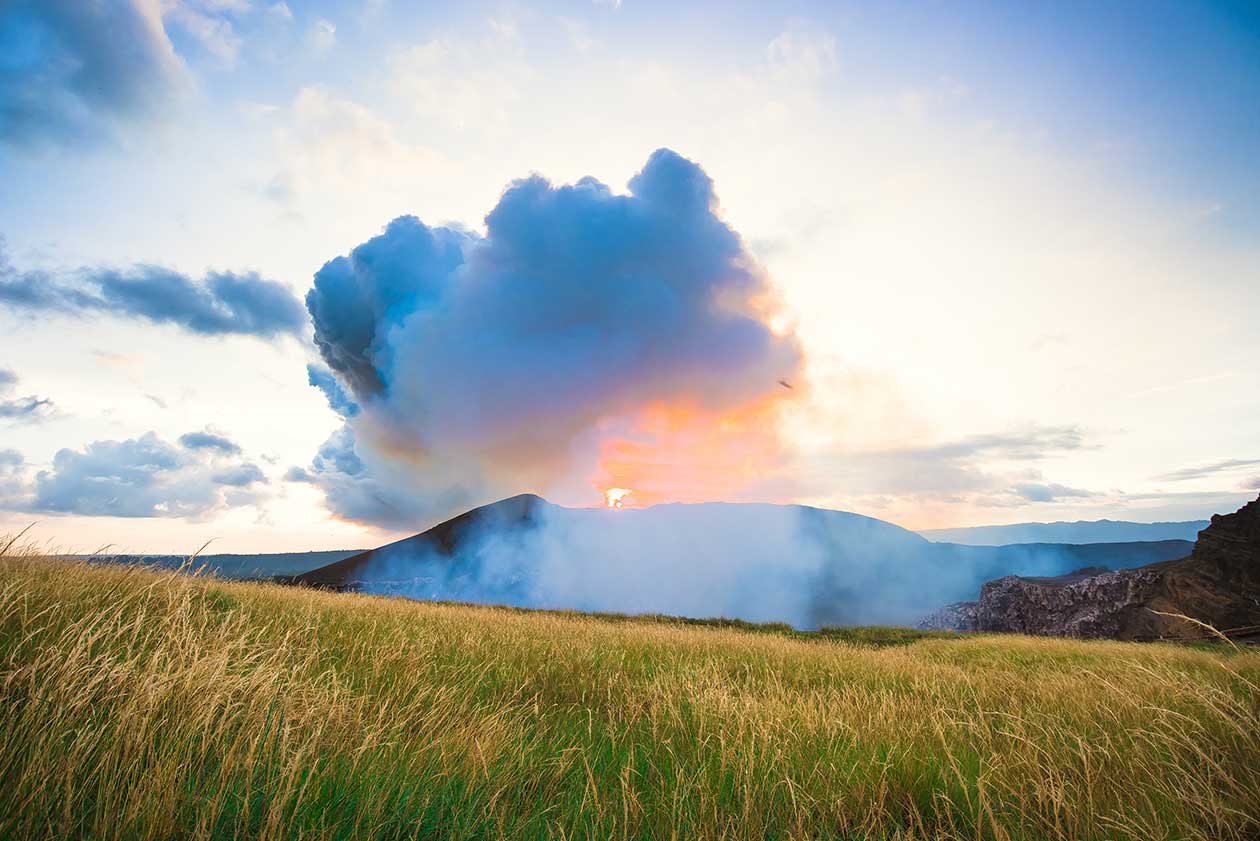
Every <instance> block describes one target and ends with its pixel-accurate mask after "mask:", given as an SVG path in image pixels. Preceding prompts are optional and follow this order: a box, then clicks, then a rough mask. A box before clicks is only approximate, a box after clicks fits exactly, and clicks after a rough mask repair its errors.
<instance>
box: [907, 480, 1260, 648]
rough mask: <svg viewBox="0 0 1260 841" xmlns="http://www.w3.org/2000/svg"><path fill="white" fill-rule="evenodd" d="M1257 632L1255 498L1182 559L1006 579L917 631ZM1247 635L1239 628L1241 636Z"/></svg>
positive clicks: (1259, 586)
mask: <svg viewBox="0 0 1260 841" xmlns="http://www.w3.org/2000/svg"><path fill="white" fill-rule="evenodd" d="M1181 617H1190V618H1191V619H1193V620H1197V622H1200V623H1204V624H1207V625H1211V626H1212V627H1213V628H1216V629H1218V630H1221V631H1227V632H1232V631H1237V630H1239V629H1246V628H1251V627H1252V626H1260V499H1257V500H1255V501H1253V502H1250V503H1248V504H1247V505H1245V506H1243V507H1242V508H1241V509H1239V510H1238V511H1236V512H1235V513H1233V514H1227V515H1220V514H1218V515H1216V516H1214V517H1213V518H1212V521H1211V523H1210V524H1209V525H1208V527H1207V528H1205V529H1204V530H1203V531H1201V532H1199V538H1198V540H1197V541H1196V542H1195V545H1194V550H1193V551H1192V552H1191V553H1190V555H1189V556H1188V557H1185V558H1181V559H1179V560H1174V561H1163V562H1160V563H1156V564H1149V565H1147V566H1144V567H1137V568H1135V569H1127V570H1118V571H1115V572H1110V571H1104V570H1099V569H1097V568H1085V569H1080V570H1077V571H1076V572H1073V573H1069V574H1068V575H1062V576H1057V577H1055V578H1022V577H1019V576H1013V575H1012V576H1006V577H1005V578H999V579H997V580H995V581H990V582H988V583H987V584H985V585H984V586H983V587H982V588H981V590H980V599H979V600H978V601H976V602H962V603H959V604H953V605H949V606H947V607H945V608H942V609H941V610H939V611H937V612H936V613H934V614H932V615H931V616H928V617H927V618H925V619H924V620H923V621H922V622H921V623H920V627H925V628H927V627H930V628H951V629H954V630H975V631H1004V632H1013V633H1022V634H1041V635H1050V636H1070V637H1100V638H1110V639H1127V640H1134V639H1178V638H1191V637H1200V636H1203V635H1204V634H1205V632H1206V631H1205V629H1204V628H1203V626H1202V625H1199V624H1196V622H1192V621H1187V620H1186V619H1184V618H1181ZM1244 633H1245V632H1244Z"/></svg>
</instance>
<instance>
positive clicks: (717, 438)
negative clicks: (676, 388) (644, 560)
mask: <svg viewBox="0 0 1260 841" xmlns="http://www.w3.org/2000/svg"><path fill="white" fill-rule="evenodd" d="M791 397H792V394H791V393H789V392H786V391H785V392H783V394H782V395H780V394H775V393H771V394H768V395H766V396H764V397H762V398H760V399H758V400H756V401H754V402H752V403H749V404H747V405H745V406H742V407H739V408H737V409H733V410H730V411H726V412H711V411H705V410H703V409H699V408H696V407H694V406H687V405H675V406H667V405H664V404H654V405H652V406H649V407H647V408H645V409H643V410H642V411H641V412H640V413H639V414H638V415H637V416H636V417H635V418H634V419H633V422H632V423H631V424H630V425H629V428H628V429H626V430H624V431H618V432H616V433H614V434H609V435H607V436H606V437H605V438H604V439H603V443H602V445H601V448H600V458H599V463H598V467H597V469H596V473H595V475H594V476H592V477H591V480H590V481H591V484H592V485H593V486H594V487H595V488H596V489H597V490H599V491H600V492H601V493H602V494H604V498H605V501H606V504H607V505H608V506H609V507H618V508H620V507H640V506H643V507H647V506H651V505H656V504H659V503H663V502H707V501H711V500H717V499H727V500H729V499H737V498H740V497H741V496H745V495H747V494H751V495H752V497H760V494H758V493H757V492H756V489H755V488H754V487H753V486H755V485H756V484H757V483H758V482H759V481H762V480H765V479H767V478H769V477H771V476H772V475H773V474H774V473H775V471H776V468H778V467H779V466H781V465H782V463H783V459H784V457H785V451H784V447H783V445H782V443H781V441H780V439H779V434H778V426H779V425H778V415H779V411H780V408H781V406H782V404H783V403H784V402H785V401H787V400H789V399H791ZM627 488H633V489H634V492H633V496H630V492H629V491H626V490H625V489H627ZM623 491H624V493H622V492H623ZM614 492H617V495H616V496H614Z"/></svg>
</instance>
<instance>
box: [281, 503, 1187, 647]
mask: <svg viewBox="0 0 1260 841" xmlns="http://www.w3.org/2000/svg"><path fill="white" fill-rule="evenodd" d="M1188 549H1189V544H1187V543H1186V542H1184V541H1160V542H1156V543H1108V544H1096V545H1090V544H1086V545H1079V546H1068V545H1056V544H1028V545H1015V546H996V547H995V546H961V545H954V544H948V543H933V542H931V541H928V540H926V539H924V538H923V537H921V536H919V535H917V534H915V533H914V532H911V531H908V530H906V529H903V528H901V527H900V526H896V525H894V524H892V523H888V522H884V521H883V520H878V519H875V518H872V517H865V516H862V515H859V514H852V513H848V512H844V511H831V510H826V509H820V508H811V507H807V506H801V505H770V504H760V503H740V504H736V503H701V504H687V505H684V504H669V505H658V506H654V507H651V508H642V509H629V508H627V509H609V508H564V507H561V506H558V505H553V504H552V503H549V502H547V501H546V500H544V499H542V498H541V497H538V496H534V495H532V494H524V495H521V496H515V497H511V498H509V499H504V500H501V501H499V502H495V503H492V504H489V505H485V506H482V507H480V508H475V509H473V510H471V511H468V512H466V513H464V514H461V515H460V516H458V517H455V518H453V519H451V520H448V521H446V522H443V523H440V524H439V525H436V526H434V527H433V528H430V529H428V530H427V531H424V532H421V533H420V534H417V535H414V536H413V537H409V538H406V539H404V540H400V541H397V542H395V543H391V544H389V545H386V546H382V547H380V548H378V549H373V550H371V551H367V552H362V553H360V554H357V555H354V556H351V557H349V558H345V559H344V560H340V561H338V562H336V563H332V564H329V565H327V566H323V567H320V568H318V569H314V570H311V571H310V572H306V573H303V574H300V575H295V576H290V577H286V578H281V579H278V580H280V581H281V582H283V583H286V584H295V585H301V586H309V587H318V588H324V589H333V590H344V591H354V592H364V593H374V594H380V595H398V596H406V597H409V598H417V599H433V600H449V601H465V602H476V603H483V604H503V605H513V606H519V607H536V608H557V609H573V610H586V611H617V612H622V613H663V614H670V615H677V616H690V617H712V616H725V617H728V618H738V619H745V620H748V621H756V622H769V621H782V622H788V623H791V624H793V625H795V626H797V627H801V628H814V627H819V626H822V625H852V624H906V623H910V622H913V621H914V620H916V619H918V618H919V617H921V616H923V615H924V614H926V613H928V612H929V611H931V610H933V609H934V608H937V607H939V606H940V605H941V604H943V603H947V602H950V601H959V600H962V599H965V598H974V594H975V593H976V592H977V591H978V589H979V587H980V585H981V583H983V582H985V581H988V580H990V579H992V578H996V577H1000V576H1003V575H1029V576H1034V575H1041V576H1052V575H1060V574H1063V573H1065V572H1068V571H1070V570H1075V569H1079V568H1081V567H1083V566H1104V567H1107V568H1110V569H1118V568H1127V567H1132V566H1139V565H1142V564H1147V563H1151V562H1153V561H1160V560H1167V559H1169V558H1176V557H1181V556H1184V555H1185V554H1186V553H1187V551H1188Z"/></svg>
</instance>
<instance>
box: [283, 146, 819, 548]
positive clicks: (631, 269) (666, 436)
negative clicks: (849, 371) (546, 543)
mask: <svg viewBox="0 0 1260 841" xmlns="http://www.w3.org/2000/svg"><path fill="white" fill-rule="evenodd" d="M485 226H486V234H485V236H480V235H478V234H476V233H473V232H470V231H467V230H461V229H458V228H454V227H430V226H427V225H425V224H424V223H423V222H421V221H420V220H419V219H417V218H415V217H414V216H402V217H399V218H397V219H395V220H393V221H392V222H390V223H389V225H388V226H387V227H386V228H385V230H384V232H383V233H381V234H380V235H379V236H376V237H373V238H372V239H370V240H368V241H367V242H365V243H363V244H361V245H359V246H358V247H356V248H355V249H354V250H353V251H351V252H350V254H349V255H347V256H342V257H337V258H336V259H334V260H331V261H330V262H328V263H327V264H325V265H324V267H323V268H322V269H320V271H319V272H318V273H317V274H316V275H315V285H314V288H313V289H312V290H311V291H310V293H309V294H308V295H307V299H306V304H307V308H308V309H309V310H310V313H311V317H312V319H313V321H314V326H315V342H316V344H317V346H318V348H319V352H320V355H321V356H322V357H323V360H324V362H325V363H326V364H327V366H328V368H329V369H331V371H332V372H333V374H334V375H335V378H336V379H335V380H333V379H332V378H331V377H325V376H323V375H322V374H321V373H319V372H312V374H311V381H312V383H314V384H316V385H318V386H319V387H320V388H322V389H323V390H324V391H325V393H326V394H328V395H329V400H330V404H331V405H333V406H334V408H337V410H338V411H339V412H340V413H341V414H342V415H343V417H344V418H345V420H346V428H345V429H343V430H340V431H339V432H338V433H337V435H335V436H334V437H333V438H332V439H330V440H329V442H328V444H326V445H325V447H324V448H323V449H321V454H320V456H319V457H317V458H316V460H315V463H314V464H313V465H312V466H311V468H310V469H308V470H307V471H304V475H305V476H306V477H308V478H309V479H310V480H311V481H314V482H316V483H317V484H320V485H322V486H323V487H324V489H325V491H326V492H327V494H328V499H329V503H330V506H331V507H332V508H333V510H334V513H337V514H339V515H341V516H345V517H347V518H350V519H355V520H360V521H373V522H378V523H384V524H390V525H396V526H403V525H415V524H417V522H418V521H419V520H423V519H431V518H432V517H433V516H438V515H441V514H444V513H449V512H450V511H452V510H454V509H457V508H459V507H461V506H463V505H468V504H473V503H476V502H480V501H484V500H486V499H489V498H492V497H495V496H499V495H505V494H510V493H516V492H518V491H522V490H535V491H539V492H543V493H557V494H560V495H561V496H562V497H564V496H568V497H569V498H570V499H572V498H573V497H575V496H577V497H580V498H581V499H580V500H579V501H583V500H585V501H592V502H594V501H597V500H599V499H600V494H601V493H602V490H603V488H604V487H607V486H611V485H617V486H620V487H627V488H630V489H632V490H638V488H637V487H636V485H635V484H630V482H632V481H636V480H637V481H638V482H639V483H649V484H651V485H652V487H653V490H652V491H651V494H650V495H651V496H653V497H654V498H661V499H663V498H667V497H674V498H693V497H695V496H698V495H700V496H702V495H707V494H711V493H714V492H715V491H720V490H721V488H722V484H721V483H720V482H719V483H717V484H715V480H714V476H716V475H720V474H723V473H724V472H729V473H731V475H734V474H735V473H739V474H740V475H741V476H743V477H745V478H746V477H747V476H749V475H751V474H754V473H755V472H756V465H757V464H759V463H761V462H763V461H764V460H766V459H768V458H772V453H771V451H773V450H774V449H775V444H774V441H773V434H772V433H768V431H767V430H768V429H770V427H772V419H771V414H772V412H771V408H772V407H773V405H775V404H776V403H778V402H781V401H782V400H786V399H790V398H791V396H792V394H793V393H794V392H793V391H790V390H788V389H784V388H783V387H782V386H781V385H780V384H779V381H780V380H786V381H792V380H793V378H795V377H796V376H797V374H798V372H799V370H800V367H801V362H802V357H801V349H800V345H799V343H798V341H797V339H796V337H795V336H794V335H793V334H791V333H790V332H776V331H775V330H774V329H772V328H771V327H770V323H769V322H770V318H771V316H772V315H773V314H774V311H773V307H774V302H775V298H774V295H773V290H772V288H771V287H770V285H769V283H768V279H767V277H766V274H765V272H764V271H763V269H762V268H761V267H760V266H759V265H758V264H757V262H756V260H755V259H754V258H753V257H752V256H751V255H750V254H749V253H748V251H747V250H746V249H745V247H744V244H743V242H742V240H741V239H740V237H739V235H738V234H737V233H736V232H735V231H734V230H732V229H731V228H730V227H729V226H728V225H727V224H726V223H725V222H724V221H723V220H722V218H721V217H720V215H719V213H718V204H717V198H716V196H715V194H714V189H713V182H712V180H711V179H710V178H709V177H708V176H707V175H706V174H705V172H704V171H703V170H702V169H701V168H700V167H699V166H698V165H696V164H695V163H693V162H691V161H689V160H687V159H685V158H683V157H681V156H679V155H677V154H675V153H674V152H672V151H670V150H668V149H660V150H658V151H656V152H655V153H653V154H652V156H651V157H650V158H649V159H648V162H647V164H646V165H645V166H644V167H643V170H642V171H641V172H639V173H638V174H637V175H636V176H635V177H634V178H633V179H631V181H630V182H629V193H628V194H627V195H618V194H615V193H614V192H612V191H611V190H610V189H609V188H608V187H607V186H605V185H604V184H602V183H600V182H599V181H597V180H595V179H593V178H589V177H587V178H583V179H581V180H580V181H578V182H577V183H576V184H571V185H563V186H555V185H553V184H551V183H550V182H549V181H547V180H546V179H545V178H543V177H541V176H537V175H534V176H531V177H529V178H526V179H523V180H519V181H515V182H513V183H512V184H510V185H509V186H508V188H507V189H506V191H505V192H504V193H503V196H502V197H501V198H500V200H499V203H498V204H497V205H496V206H495V208H494V209H493V210H491V211H490V213H489V214H488V215H487V216H486V218H485ZM338 383H340V384H341V386H344V392H342V391H341V390H340V389H338V387H337V385H338ZM750 417H751V418H760V419H762V420H763V421H764V422H761V421H758V422H753V421H750ZM729 418H736V419H738V422H731V421H728V422H724V419H729ZM663 419H664V420H663ZM680 442H683V443H680ZM689 453H690V454H696V455H693V456H690V458H691V459H692V463H687V462H688V458H689V456H688V454H689ZM610 454H612V456H615V458H612V456H610ZM610 459H611V460H610ZM697 460H699V461H697ZM700 462H702V463H700ZM736 463H738V466H739V468H740V469H739V470H738V471H735V470H733V469H731V470H728V468H733V467H735V465H736ZM750 465H751V467H750Z"/></svg>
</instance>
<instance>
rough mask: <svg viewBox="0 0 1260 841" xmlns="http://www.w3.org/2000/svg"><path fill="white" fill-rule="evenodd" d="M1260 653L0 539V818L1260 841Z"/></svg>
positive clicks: (127, 831) (253, 830) (391, 828)
mask: <svg viewBox="0 0 1260 841" xmlns="http://www.w3.org/2000/svg"><path fill="white" fill-rule="evenodd" d="M1258 685H1260V653H1256V652H1254V651H1240V652H1235V651H1234V650H1233V649H1231V648H1229V647H1225V648H1215V649H1211V650H1205V649H1190V648H1185V647H1177V646H1172V645H1137V644H1126V643H1107V642H1094V643H1086V642H1076V641H1067V640H1049V639H1031V638H1024V637H991V636H990V637H984V636H978V637H952V636H949V635H939V634H932V635H922V634H918V633H915V632H909V631H904V630H902V629H836V630H830V631H824V632H819V633H815V634H802V633H799V632H795V631H792V630H791V629H789V628H784V627H773V626H772V627H766V626H747V625H745V624H744V623H735V622H729V623H728V622H724V621H720V620H710V621H700V622H696V621H688V620H674V619H668V618H664V617H648V618H631V617H619V616H584V615H580V614H568V613H545V612H527V611H515V610H509V609H499V608H483V607H473V606H466V605H444V604H428V603H415V602H407V601H403V600H398V599H384V598H373V597H367V596H354V595H338V594H332V593H321V592H315V591H309V590H297V589H289V588H283V587H279V586H273V585H263V584H249V583H226V582H220V581H215V580H206V579H196V578H189V577H182V576H178V575H173V574H170V573H163V572H159V571H154V570H151V569H144V568H115V567H100V566H89V565H86V564H81V563H70V562H65V561H51V560H47V559H42V558H38V557H31V556H27V557H9V558H3V559H0V708H2V709H3V711H4V713H3V716H2V717H0V838H5V839H8V838H15V839H16V838H21V839H36V838H83V839H88V838H91V839H112V838H127V839H130V838H137V839H140V838H144V839H167V838H237V837H248V838H319V839H352V838H353V839H365V838H421V839H434V838H439V839H445V838H461V839H497V838H513V839H530V841H533V840H534V839H545V838H556V839H616V838H660V839H673V838H677V839H706V838H733V839H754V838H756V839H773V838H792V839H823V838H825V839H858V838H863V839H864V838H872V839H875V838H879V839H885V838H886V839H909V838H924V839H928V838H932V839H935V838H958V839H963V838H965V839H977V838H979V839H1030V840H1031V839H1128V838H1132V839H1205V840H1206V839H1240V840H1241V839H1254V838H1256V837H1258V834H1260V689H1258V688H1257V687H1258Z"/></svg>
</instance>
